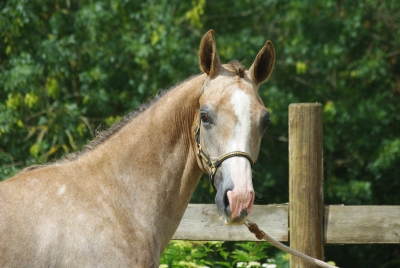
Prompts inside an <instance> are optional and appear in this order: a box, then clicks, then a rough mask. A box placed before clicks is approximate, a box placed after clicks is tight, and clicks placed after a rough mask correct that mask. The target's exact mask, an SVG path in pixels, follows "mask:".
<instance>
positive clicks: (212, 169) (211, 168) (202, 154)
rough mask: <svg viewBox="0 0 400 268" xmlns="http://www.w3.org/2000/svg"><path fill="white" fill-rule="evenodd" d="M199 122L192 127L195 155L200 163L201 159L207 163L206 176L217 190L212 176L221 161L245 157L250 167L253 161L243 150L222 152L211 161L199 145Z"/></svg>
mask: <svg viewBox="0 0 400 268" xmlns="http://www.w3.org/2000/svg"><path fill="white" fill-rule="evenodd" d="M200 123H201V121H200V120H199V123H198V124H197V126H196V128H195V129H194V137H195V140H196V144H197V156H198V157H199V159H200V161H201V163H202V164H203V161H204V162H205V163H206V164H207V166H208V168H209V172H208V176H209V178H210V183H211V186H212V187H213V189H214V191H215V192H217V189H216V188H215V185H214V178H215V174H216V173H217V170H218V168H219V167H220V166H221V164H222V162H224V161H225V160H226V159H228V158H231V157H235V156H240V157H244V158H247V159H248V160H249V161H250V166H251V168H253V165H254V161H253V159H252V158H251V156H250V155H249V154H247V153H245V152H241V151H233V152H230V153H227V154H224V155H223V156H221V157H220V158H218V159H217V160H216V161H215V162H213V161H212V160H211V158H210V157H209V156H208V155H207V154H206V153H205V152H204V151H203V149H202V148H201V145H200Z"/></svg>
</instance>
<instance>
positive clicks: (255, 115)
mask: <svg viewBox="0 0 400 268" xmlns="http://www.w3.org/2000/svg"><path fill="white" fill-rule="evenodd" d="M274 62H275V51H274V47H273V45H272V43H271V42H270V41H267V42H266V43H265V45H264V47H263V48H262V49H261V50H260V52H259V53H258V54H257V56H256V58H255V60H254V62H253V64H252V65H251V67H250V69H249V70H246V69H245V68H244V67H243V66H242V65H241V64H240V63H239V62H238V61H232V62H230V63H229V64H224V65H222V64H221V62H220V59H219V56H218V53H217V49H216V43H215V39H214V32H213V30H210V31H208V32H207V33H206V34H205V35H204V37H203V39H202V40H201V43H200V50H199V63H200V68H201V70H202V71H203V72H204V73H205V74H206V75H207V76H206V78H205V80H204V86H203V94H202V96H201V97H200V100H199V102H200V110H199V115H198V122H197V127H196V128H195V138H196V144H197V153H198V160H197V162H198V165H199V166H200V168H201V169H202V170H203V171H204V172H206V173H208V174H209V176H210V181H211V184H212V186H213V188H214V189H215V190H216V197H215V202H216V205H217V208H218V211H219V213H220V215H221V217H222V218H223V220H224V222H225V223H226V224H242V223H243V222H244V221H245V219H246V217H247V215H248V214H249V213H250V211H251V209H252V206H253V202H254V189H253V183H252V166H253V164H254V163H255V162H256V160H257V158H258V154H259V150H260V143H261V138H262V136H263V134H264V132H265V130H266V128H267V127H268V124H269V122H270V116H269V112H268V110H267V109H266V108H265V106H264V104H263V102H262V100H261V98H260V96H259V95H258V88H259V86H260V84H261V83H263V82H265V81H266V80H267V79H268V77H269V75H270V74H271V72H272V69H273V67H274Z"/></svg>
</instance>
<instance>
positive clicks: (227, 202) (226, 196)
mask: <svg viewBox="0 0 400 268" xmlns="http://www.w3.org/2000/svg"><path fill="white" fill-rule="evenodd" d="M229 191H231V190H230V189H227V190H225V193H224V207H225V209H228V208H229V199H228V192H229Z"/></svg>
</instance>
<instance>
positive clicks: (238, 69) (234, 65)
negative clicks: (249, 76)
mask: <svg viewBox="0 0 400 268" xmlns="http://www.w3.org/2000/svg"><path fill="white" fill-rule="evenodd" d="M229 67H230V69H231V71H233V72H235V73H236V75H238V76H239V77H240V78H243V77H244V72H245V71H246V67H244V66H243V65H242V64H241V63H240V62H239V61H237V60H233V61H230V62H229Z"/></svg>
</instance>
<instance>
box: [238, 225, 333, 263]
mask: <svg viewBox="0 0 400 268" xmlns="http://www.w3.org/2000/svg"><path fill="white" fill-rule="evenodd" d="M244 224H245V225H246V226H247V228H249V231H250V232H252V233H253V234H254V235H255V236H256V237H257V238H258V239H260V240H262V239H264V240H265V241H267V242H268V243H270V244H271V245H273V246H275V247H277V248H279V249H280V250H283V251H285V252H287V253H289V254H291V255H293V256H296V257H299V258H301V259H303V260H305V261H308V262H310V263H313V264H316V265H318V266H319V267H326V268H339V267H337V266H333V265H331V264H328V263H326V262H323V261H321V260H318V259H315V258H312V257H310V256H308V255H306V254H304V253H301V252H298V251H296V250H294V249H291V248H290V247H288V246H285V245H284V244H282V243H281V242H278V241H276V240H275V239H273V238H272V237H270V236H269V235H267V234H266V233H264V231H262V230H260V228H258V226H257V224H255V223H253V222H251V221H249V220H246V222H245V223H244Z"/></svg>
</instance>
